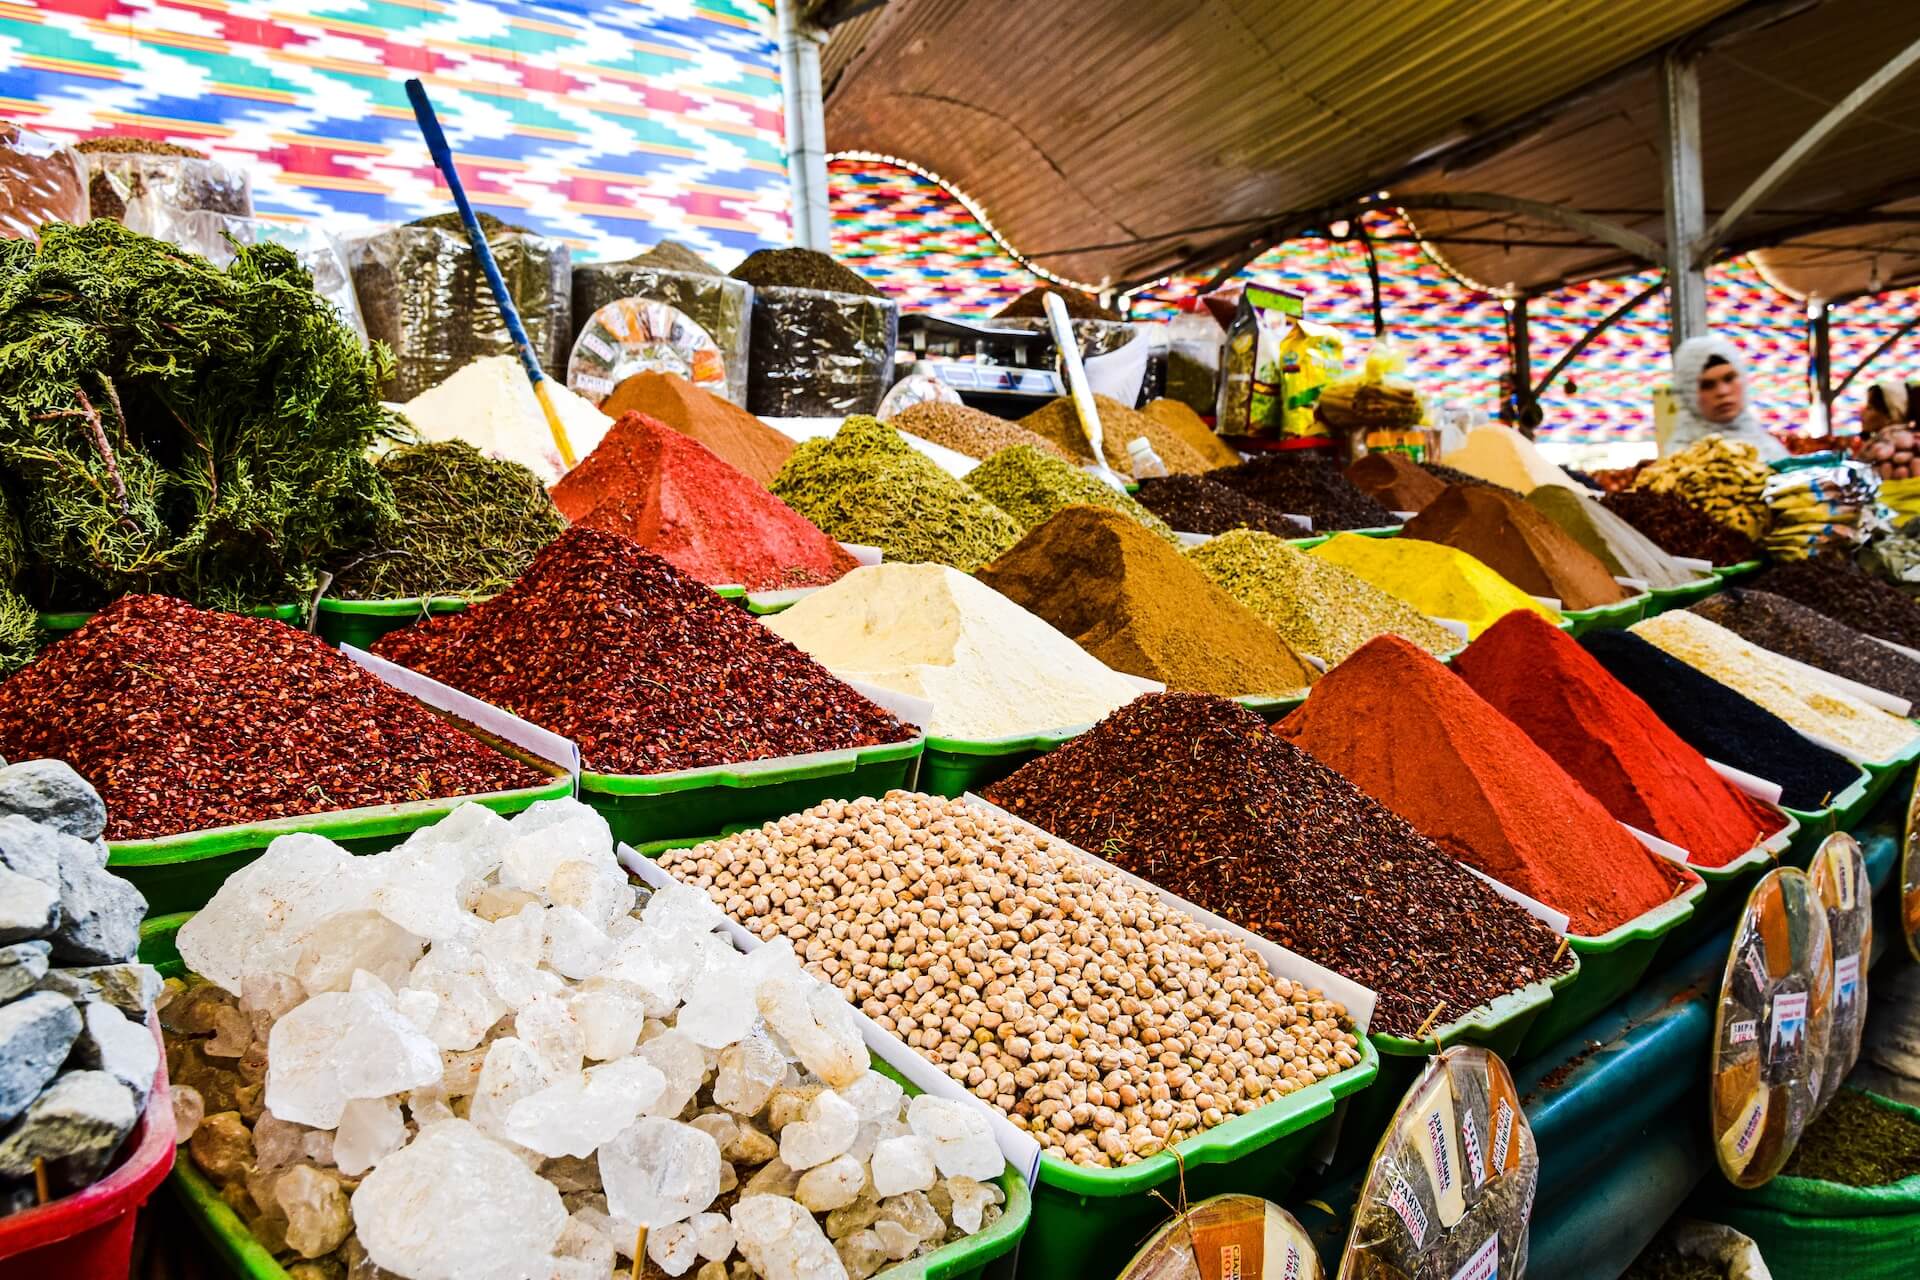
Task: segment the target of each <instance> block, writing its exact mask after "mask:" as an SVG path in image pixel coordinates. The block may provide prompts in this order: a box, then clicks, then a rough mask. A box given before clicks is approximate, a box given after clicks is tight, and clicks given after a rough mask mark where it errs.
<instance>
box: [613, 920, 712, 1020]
mask: <svg viewBox="0 0 1920 1280" xmlns="http://www.w3.org/2000/svg"><path fill="white" fill-rule="evenodd" d="M699 963H700V956H699V953H698V952H696V951H695V950H694V949H693V947H692V946H691V945H690V944H689V940H688V939H687V938H685V937H683V936H679V935H674V934H665V933H661V932H660V931H659V930H657V929H651V928H642V929H639V930H638V931H636V932H634V933H631V934H628V935H627V936H626V937H625V938H623V939H621V940H620V942H619V943H617V944H616V946H615V950H614V954H613V959H612V960H611V961H609V962H608V963H607V964H606V965H605V966H603V967H602V968H601V970H600V972H599V973H597V974H595V975H594V979H593V981H594V983H595V984H596V985H599V986H613V985H618V986H619V987H621V988H622V989H624V990H625V991H626V992H627V993H628V994H629V995H631V996H633V997H634V998H635V999H637V1000H639V1001H641V1002H642V1003H643V1004H645V1006H646V1010H647V1014H648V1016H649V1017H654V1018H664V1017H666V1016H667V1015H668V1014H670V1013H672V1012H673V1011H674V1010H675V1009H676V1008H678V1007H679V1004H680V1000H681V997H682V996H683V995H685V994H686V991H687V989H688V987H690V986H691V985H692V983H693V980H694V978H695V977H697V976H698V974H699V967H698V966H699Z"/></svg>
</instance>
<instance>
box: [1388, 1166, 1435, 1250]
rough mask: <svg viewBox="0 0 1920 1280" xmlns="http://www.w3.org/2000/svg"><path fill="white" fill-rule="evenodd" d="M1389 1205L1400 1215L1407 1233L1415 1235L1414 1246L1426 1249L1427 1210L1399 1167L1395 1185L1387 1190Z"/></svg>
mask: <svg viewBox="0 0 1920 1280" xmlns="http://www.w3.org/2000/svg"><path fill="white" fill-rule="evenodd" d="M1387 1207H1388V1208H1390V1209H1392V1210H1393V1211H1394V1212H1395V1213H1397V1214H1399V1215H1400V1221H1401V1223H1402V1224H1403V1225H1404V1226H1405V1227H1406V1229H1407V1234H1408V1235H1409V1236H1412V1237H1413V1247H1414V1248H1415V1249H1424V1248H1425V1247H1426V1244H1427V1229H1428V1227H1429V1226H1430V1224H1429V1222H1428V1221H1427V1211H1426V1210H1425V1209H1423V1208H1421V1206H1420V1197H1418V1196H1416V1195H1415V1194H1414V1193H1413V1187H1412V1186H1411V1185H1410V1184H1409V1183H1408V1182H1407V1180H1406V1178H1404V1177H1403V1176H1401V1174H1400V1171H1399V1170H1398V1169H1396V1170H1394V1171H1393V1185H1392V1186H1391V1187H1390V1188H1389V1189H1388V1191H1387Z"/></svg>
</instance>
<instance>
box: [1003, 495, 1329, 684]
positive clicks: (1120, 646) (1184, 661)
mask: <svg viewBox="0 0 1920 1280" xmlns="http://www.w3.org/2000/svg"><path fill="white" fill-rule="evenodd" d="M975 576H976V577H978V578H979V579H980V581H982V582H984V583H986V584H987V585H988V586H990V587H992V588H993V589H994V590H996V591H998V592H999V593H1000V594H1002V595H1004V596H1006V597H1007V598H1008V599H1010V600H1012V601H1014V603H1016V604H1018V605H1020V606H1021V607H1022V608H1024V609H1027V610H1030V611H1031V612H1033V613H1036V614H1038V615H1040V616H1041V617H1042V618H1045V619H1046V620H1047V621H1048V622H1050V623H1052V624H1053V626H1054V628H1055V629H1056V630H1059V631H1061V632H1063V633H1064V634H1066V635H1068V636H1070V637H1071V638H1072V639H1073V641H1074V643H1076V644H1078V645H1079V646H1080V647H1081V648H1082V649H1085V650H1086V651H1087V652H1088V653H1091V654H1092V655H1093V656H1094V657H1096V658H1098V659H1100V661H1102V662H1104V663H1106V664H1107V665H1108V666H1110V667H1112V668H1113V669H1114V670H1116V671H1125V672H1127V673H1128V674H1130V675H1136V676H1142V677H1145V678H1146V679H1148V680H1158V681H1161V682H1162V683H1163V684H1165V685H1167V686H1168V687H1169V688H1172V689H1183V690H1195V691H1198V692H1202V693H1217V694H1223V695H1226V696H1228V697H1235V696H1238V695H1241V694H1250V693H1251V694H1290V693H1298V692H1300V691H1301V690H1302V689H1305V688H1306V687H1307V686H1308V685H1309V684H1311V683H1312V681H1313V678H1314V672H1313V669H1312V668H1310V667H1309V666H1307V664H1306V662H1305V661H1304V660H1303V659H1302V658H1301V657H1300V655H1299V654H1298V653H1296V652H1295V651H1294V650H1293V648H1292V646H1290V645H1289V644H1288V643H1287V642H1286V641H1285V640H1284V639H1282V638H1281V636H1280V633H1279V632H1277V631H1275V630H1274V629H1273V628H1272V627H1270V626H1268V625H1267V624H1266V623H1264V622H1262V621H1261V620H1260V618H1259V617H1258V616H1257V615H1256V614H1254V613H1253V612H1252V611H1251V610H1249V609H1248V608H1247V607H1246V606H1245V605H1242V604H1241V603H1240V602H1239V601H1237V600H1235V599H1234V598H1233V597H1232V596H1230V595H1228V594H1227V593H1226V592H1225V591H1223V590H1221V589H1220V588H1219V587H1217V586H1215V585H1214V584H1213V583H1212V582H1211V581H1209V580H1208V578H1207V576H1206V575H1205V574H1204V573H1202V572H1201V571H1200V570H1199V569H1198V568H1197V567H1195V566H1194V564H1193V563H1192V562H1191V561H1189V560H1188V559H1187V558H1186V557H1185V556H1183V555H1181V554H1180V552H1179V550H1178V549H1177V548H1176V547H1174V546H1173V545H1172V544H1171V543H1169V542H1167V541H1166V540H1165V539H1163V538H1160V537H1159V536H1157V535H1156V534H1154V533H1153V532H1152V531H1151V530H1149V529H1147V528H1146V527H1145V526H1144V525H1141V524H1140V523H1139V522H1138V521H1135V520H1133V519H1131V518H1129V517H1127V516H1125V515H1122V514H1121V513H1119V512H1117V511H1108V510H1105V509H1103V508H1100V507H1084V506H1073V507H1066V508H1064V509H1063V510H1061V511H1059V512H1058V513H1056V514H1055V515H1054V516H1053V517H1052V518H1050V519H1048V520H1047V521H1046V522H1045V523H1043V524H1041V525H1040V526H1039V527H1037V528H1035V529H1034V530H1032V531H1031V532H1029V533H1028V534H1027V536H1026V537H1024V538H1022V539H1021V540H1020V542H1019V543H1018V544H1016V545H1015V546H1014V547H1013V549H1012V550H1010V551H1008V552H1007V553H1006V554H1005V555H1002V556H1001V557H1000V558H999V559H998V560H995V561H994V562H993V563H992V564H989V565H987V566H985V567H984V568H982V569H980V570H979V571H978V573H976V574H975Z"/></svg>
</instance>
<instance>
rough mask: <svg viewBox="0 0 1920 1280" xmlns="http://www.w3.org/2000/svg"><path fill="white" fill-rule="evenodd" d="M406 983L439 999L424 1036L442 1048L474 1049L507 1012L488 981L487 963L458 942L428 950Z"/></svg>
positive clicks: (438, 945) (438, 944)
mask: <svg viewBox="0 0 1920 1280" xmlns="http://www.w3.org/2000/svg"><path fill="white" fill-rule="evenodd" d="M408 981H409V983H410V984H411V985H412V986H414V987H417V988H419V989H420V990H422V991H430V992H432V993H433V994H434V995H435V996H437V997H438V998H439V1000H440V1009H439V1012H437V1013H435V1014H434V1016H433V1021H432V1023H431V1024H429V1025H428V1027H427V1035H428V1037H429V1038H430V1039H431V1040H432V1041H433V1042H434V1043H435V1044H436V1045H438V1046H440V1048H442V1049H471V1048H473V1047H474V1046H475V1045H477V1044H479V1043H480V1037H482V1036H484V1035H485V1034H486V1033H487V1030H488V1028H490V1027H492V1026H493V1024H494V1023H496V1022H498V1021H499V1020H500V1018H501V1017H502V1016H503V1015H504V1014H506V1013H507V1012H508V1006H507V1002H506V1001H505V1000H502V999H501V998H500V996H499V993H498V992H496V991H495V990H494V989H493V983H492V982H490V981H488V979H487V976H486V963H485V962H484V961H483V960H482V959H481V958H480V956H479V955H477V954H475V952H474V951H473V950H472V949H471V948H469V947H466V946H464V945H462V944H461V943H457V942H442V943H437V944H435V945H434V946H433V947H431V948H429V949H428V951H427V954H426V955H424V956H422V957H420V963H418V964H416V965H414V966H413V973H412V975H411V977H410V978H409V979H408Z"/></svg>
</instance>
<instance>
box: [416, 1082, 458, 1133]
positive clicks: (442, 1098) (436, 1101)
mask: <svg viewBox="0 0 1920 1280" xmlns="http://www.w3.org/2000/svg"><path fill="white" fill-rule="evenodd" d="M454 1115H455V1113H454V1110H453V1104H452V1103H451V1102H450V1101H448V1099H447V1095H446V1091H445V1090H443V1089H438V1088H427V1089H415V1090H414V1091H413V1092H412V1093H410V1094H408V1095H407V1117H408V1119H410V1120H412V1121H413V1126H414V1128H416V1129H424V1128H426V1127H427V1126H428V1125H430V1124H438V1123H439V1122H440V1121H442V1120H451V1119H453V1118H454Z"/></svg>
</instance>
